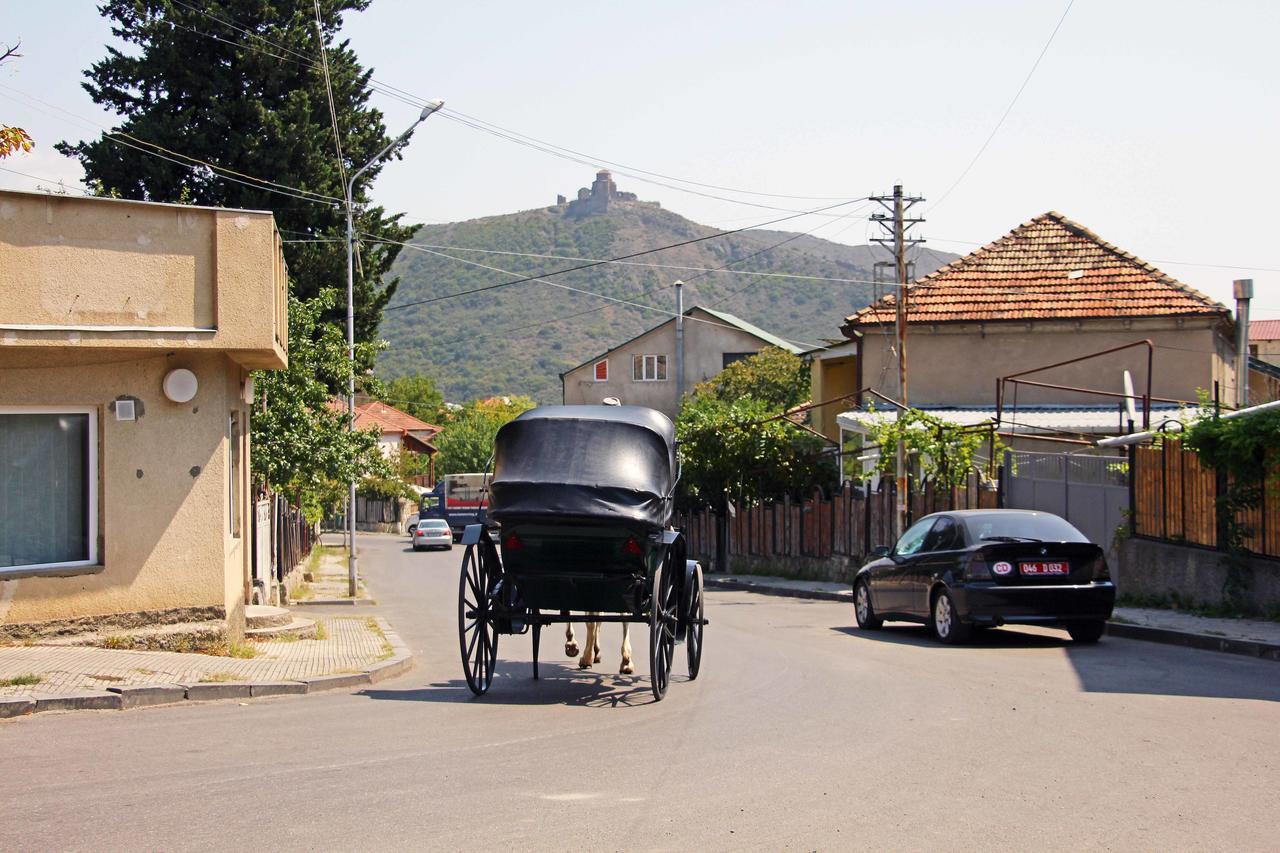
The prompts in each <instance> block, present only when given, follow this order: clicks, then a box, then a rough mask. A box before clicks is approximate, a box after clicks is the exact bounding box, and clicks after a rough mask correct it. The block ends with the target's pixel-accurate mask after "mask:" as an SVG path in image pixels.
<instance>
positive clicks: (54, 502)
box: [0, 407, 98, 578]
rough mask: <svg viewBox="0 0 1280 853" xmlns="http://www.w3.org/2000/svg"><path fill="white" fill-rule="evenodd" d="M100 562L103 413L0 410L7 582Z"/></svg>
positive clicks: (2, 551)
mask: <svg viewBox="0 0 1280 853" xmlns="http://www.w3.org/2000/svg"><path fill="white" fill-rule="evenodd" d="M97 562H98V418H97V412H96V411H95V410H93V409H85V408H44V409H35V408H16V407H15V408H0V578H2V577H4V575H5V574H6V573H7V570H13V569H31V568H54V567H64V566H89V565H96V564H97Z"/></svg>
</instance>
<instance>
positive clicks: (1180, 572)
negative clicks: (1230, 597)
mask: <svg viewBox="0 0 1280 853" xmlns="http://www.w3.org/2000/svg"><path fill="white" fill-rule="evenodd" d="M1225 556H1226V555H1225V554H1224V553H1223V552H1221V551H1213V550H1210V549H1208V548H1193V547H1189V546H1186V545H1175V544H1173V543H1171V542H1160V541H1157V540H1154V539H1142V538H1139V537H1130V538H1128V539H1125V540H1124V541H1123V542H1121V543H1120V561H1119V567H1118V571H1117V572H1116V588H1117V591H1118V592H1119V594H1120V595H1122V596H1129V597H1131V598H1138V599H1141V598H1156V599H1161V600H1168V601H1177V602H1179V603H1182V604H1184V605H1188V606H1190V605H1216V604H1223V603H1225V601H1224V599H1223V595H1222V585H1223V583H1224V582H1225V581H1226V579H1227V570H1226V567H1225V566H1224V565H1223V558H1224V557H1225ZM1249 567H1250V575H1251V577H1250V578H1249V600H1250V605H1249V607H1248V608H1247V609H1248V610H1249V611H1250V612H1253V613H1257V614H1266V613H1268V612H1274V611H1275V610H1277V609H1280V561H1276V560H1266V559H1258V558H1255V559H1251V560H1250V561H1249Z"/></svg>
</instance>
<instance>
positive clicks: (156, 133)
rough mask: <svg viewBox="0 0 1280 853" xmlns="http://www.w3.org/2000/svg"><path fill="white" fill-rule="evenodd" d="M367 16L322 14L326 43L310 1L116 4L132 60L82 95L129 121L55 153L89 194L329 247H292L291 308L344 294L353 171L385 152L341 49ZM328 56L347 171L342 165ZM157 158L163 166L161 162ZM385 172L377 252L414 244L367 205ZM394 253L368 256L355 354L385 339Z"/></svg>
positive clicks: (365, 77) (345, 3)
mask: <svg viewBox="0 0 1280 853" xmlns="http://www.w3.org/2000/svg"><path fill="white" fill-rule="evenodd" d="M368 5H369V0H320V2H319V8H320V16H321V21H322V24H323V35H321V34H320V33H318V32H317V28H316V21H315V16H316V6H315V2H314V0H272V2H263V0H239V2H228V1H227V0H222V2H202V3H200V4H199V6H200V7H203V8H197V6H196V5H195V4H188V3H185V2H179V0H107V2H104V3H103V4H102V5H101V6H99V11H100V12H101V14H102V15H103V16H104V17H107V18H109V19H111V20H112V21H113V22H114V26H113V27H112V32H113V33H114V34H115V36H116V37H117V38H120V39H121V40H123V41H124V42H126V43H127V44H129V45H131V46H133V48H135V49H131V50H129V51H128V52H125V51H122V50H119V49H116V48H113V47H109V48H107V55H106V57H105V58H104V59H102V60H101V61H99V62H97V63H95V64H94V65H93V66H92V67H91V68H90V69H89V70H88V71H86V72H85V76H86V77H87V78H88V82H87V83H85V84H84V88H85V90H86V91H88V92H89V94H90V95H91V96H92V97H93V100H94V101H95V102H96V103H98V104H101V105H103V106H104V107H107V108H108V109H110V110H112V111H114V112H116V113H119V114H120V115H123V116H124V117H125V120H124V122H123V123H122V124H121V125H120V126H119V127H117V128H115V129H114V130H113V131H111V132H110V133H104V134H103V135H102V136H100V137H99V138H98V139H96V140H91V141H84V142H79V143H75V144H72V143H69V142H62V143H60V144H59V145H58V146H57V147H58V150H59V151H61V152H62V153H64V154H68V155H72V156H75V157H77V158H79V160H80V162H81V164H82V165H83V166H84V169H85V173H86V175H87V178H88V181H89V183H90V185H91V186H94V187H96V188H97V189H98V191H99V192H100V193H101V194H104V195H113V196H119V197H122V198H131V199H143V200H151V201H166V202H189V203H192V204H202V205H215V206H223V207H238V208H250V209H255V210H264V209H266V210H271V211H272V212H273V213H274V214H275V217H276V222H277V224H278V225H279V226H280V228H281V229H282V230H284V231H285V232H286V238H303V239H310V240H313V241H321V242H301V243H287V244H285V246H284V251H285V259H286V261H287V262H288V265H289V274H290V284H291V287H292V290H293V292H294V294H295V295H296V296H298V297H299V298H300V299H303V300H309V299H313V298H315V297H316V296H317V295H318V294H319V293H320V291H321V290H323V289H324V288H327V287H332V286H334V285H335V284H336V283H338V282H342V281H345V280H346V249H345V245H344V244H345V241H346V218H345V214H344V207H343V205H342V203H341V201H340V200H341V199H342V198H343V195H344V177H343V176H344V171H345V173H347V174H349V173H350V172H351V171H353V170H354V169H356V168H359V167H360V166H362V165H363V164H364V163H366V162H367V161H368V160H369V159H370V158H372V157H373V156H374V155H376V154H377V153H378V151H379V150H381V149H382V147H383V146H384V145H386V144H387V142H389V141H390V140H389V138H388V136H387V134H386V128H385V126H384V125H383V121H382V114H381V113H380V112H379V111H378V110H376V109H374V108H372V107H370V106H369V104H368V101H369V95H370V88H369V78H370V72H369V71H368V70H366V69H364V68H362V67H361V65H360V63H359V61H358V60H357V58H356V55H355V53H354V52H353V51H352V50H350V48H349V47H348V42H346V41H343V42H341V43H338V44H335V43H334V39H335V37H336V34H337V33H338V31H339V29H340V28H341V26H342V16H343V13H344V12H347V11H362V10H364V9H365V8H366V7H367V6H368ZM322 49H323V50H324V51H325V53H326V54H327V57H328V64H329V71H330V76H331V79H332V85H333V104H334V109H335V112H336V115H337V125H338V134H339V137H340V139H341V145H342V153H343V157H342V162H343V170H344V171H340V170H339V167H338V162H337V156H336V153H335V140H334V128H333V126H332V123H331V118H330V111H329V110H330V107H329V97H328V92H327V89H326V87H325V81H324V74H323V70H322V67H321V64H320V61H319V60H320V56H321V54H320V51H321V50H322ZM161 146H163V148H164V149H167V152H164V151H159V152H158V151H157V150H156V149H159V148H160V147H161ZM139 149H146V151H145V152H144V151H143V150H139ZM157 153H161V154H163V157H160V156H154V155H155V154H157ZM397 155H398V151H394V152H392V155H391V156H397ZM164 158H168V159H164ZM210 166H212V167H216V169H217V170H221V173H220V172H218V171H215V169H214V168H210ZM380 169H381V164H379V165H375V166H373V167H372V168H370V169H369V170H368V171H367V172H365V173H364V174H363V175H362V176H361V179H360V180H359V181H357V182H356V186H355V193H354V196H353V197H354V200H355V202H356V204H357V205H358V206H359V207H358V212H357V215H356V228H357V230H358V231H359V232H361V233H364V234H370V235H373V236H374V237H375V238H377V239H386V240H395V241H404V240H407V239H408V237H409V236H410V235H411V234H412V233H413V229H412V228H407V227H404V226H401V225H400V224H399V220H400V215H398V214H397V215H394V216H389V215H387V214H386V213H385V212H384V211H383V209H382V208H381V207H376V206H369V205H367V204H366V202H367V201H368V191H369V187H370V186H371V184H372V182H373V180H374V178H376V177H377V175H378V172H379V170H380ZM227 173H231V174H230V178H231V179H228V177H227ZM245 176H251V178H253V179H259V180H253V179H246V177H245ZM262 180H270V181H272V182H274V183H276V184H279V185H283V186H287V187H292V188H295V189H296V190H301V191H302V192H301V193H297V194H298V195H302V196H305V198H288V197H286V196H284V195H280V194H277V193H275V192H273V191H272V190H271V189H270V188H268V187H266V186H265V185H263V184H262ZM237 181H240V182H237ZM277 189H279V187H277ZM286 192H293V190H287V191H286ZM316 196H322V197H324V198H316ZM398 252H399V247H398V246H394V245H387V244H384V243H378V242H373V241H371V242H367V243H365V244H363V245H362V247H361V255H360V261H359V264H358V265H357V269H356V281H355V312H356V322H355V334H356V339H357V340H360V341H372V340H373V339H374V336H375V335H376V332H377V327H378V323H379V320H380V318H381V316H382V309H383V307H384V306H385V305H386V303H387V301H388V300H389V299H390V298H391V296H392V294H394V293H395V289H396V285H397V280H392V281H388V282H386V283H385V284H384V283H383V277H384V275H385V274H386V272H387V270H388V269H389V268H390V266H391V262H392V261H393V260H394V259H395V257H396V255H397V254H398ZM329 305H330V307H329V308H328V309H326V317H325V319H327V320H329V321H331V322H339V323H341V322H344V321H345V309H341V308H339V307H338V306H337V305H336V304H334V303H332V302H330V303H329ZM318 328H319V327H317V329H318ZM371 366H372V365H371V364H365V365H363V367H364V368H366V369H367V368H368V367H371Z"/></svg>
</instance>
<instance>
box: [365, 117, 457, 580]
mask: <svg viewBox="0 0 1280 853" xmlns="http://www.w3.org/2000/svg"><path fill="white" fill-rule="evenodd" d="M443 106H444V101H440V100H435V101H428V102H427V105H426V106H425V107H423V108H422V113H421V114H420V115H419V116H418V120H417V121H415V122H414V123H413V124H411V125H409V129H408V130H406V131H405V132H404V133H402V134H400V135H399V136H397V137H396V138H395V139H394V140H393V141H392V142H390V143H388V145H387V147H385V148H383V149H382V150H381V151H379V152H378V154H377V156H376V157H374V158H373V159H372V160H370V161H369V162H368V163H365V164H364V165H363V166H361V167H360V168H359V169H358V170H356V173H355V174H354V175H352V176H351V180H349V181H347V187H346V189H347V195H346V202H347V359H348V360H349V361H350V362H351V376H350V378H349V379H348V380H347V429H348V430H351V431H352V432H354V431H355V428H356V308H355V287H356V284H355V247H356V238H355V221H354V214H353V211H352V201H351V197H352V195H353V194H354V193H355V186H356V180H357V179H359V177H360V176H361V175H363V174H364V173H365V171H367V170H368V169H369V167H370V166H372V165H373V164H374V163H377V162H378V161H379V160H381V159H382V158H383V157H384V156H385V155H386V153H387V152H388V151H390V150H391V149H392V148H395V147H396V146H397V145H399V144H400V143H402V142H404V141H405V139H407V138H408V136H409V134H411V133H413V131H414V129H415V128H416V127H417V126H418V125H420V124H422V123H423V122H424V121H426V120H427V117H428V116H430V115H431V114H432V113H434V112H435V111H436V110H438V109H440V108H441V107H443ZM347 546H348V548H347V594H348V595H350V596H351V597H352V598H355V597H356V478H355V476H354V475H353V476H352V477H351V483H350V485H349V489H348V491H347Z"/></svg>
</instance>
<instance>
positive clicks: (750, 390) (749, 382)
mask: <svg viewBox="0 0 1280 853" xmlns="http://www.w3.org/2000/svg"><path fill="white" fill-rule="evenodd" d="M693 391H694V393H695V394H712V395H714V396H715V397H718V398H719V399H721V400H737V399H739V398H742V397H754V398H755V399H757V400H759V401H761V402H763V403H765V404H766V405H768V406H771V407H773V408H775V409H778V410H779V411H782V410H785V409H790V408H792V407H793V406H798V405H800V404H801V403H804V402H805V401H807V400H808V399H809V366H808V365H807V364H805V363H804V361H803V360H801V359H800V357H799V356H796V355H793V354H792V353H789V352H787V351H786V350H784V349H782V348H780V347H765V348H764V349H762V350H760V352H758V353H756V354H755V355H753V356H750V357H748V358H744V359H741V360H739V361H735V362H734V363H733V364H731V365H729V366H728V367H726V368H725V369H724V370H723V371H721V372H720V373H719V375H717V376H715V377H714V378H712V379H708V380H707V381H706V382H701V383H699V384H698V385H696V386H695V387H694V389H693Z"/></svg>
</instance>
